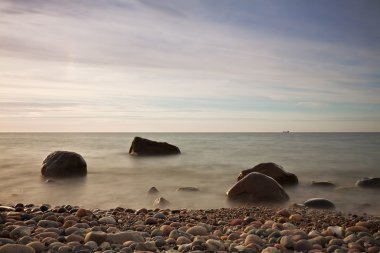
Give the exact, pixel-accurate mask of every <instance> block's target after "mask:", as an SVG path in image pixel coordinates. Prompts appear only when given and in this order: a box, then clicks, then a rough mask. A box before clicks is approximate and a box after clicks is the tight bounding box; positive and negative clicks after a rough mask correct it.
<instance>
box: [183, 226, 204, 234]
mask: <svg viewBox="0 0 380 253" xmlns="http://www.w3.org/2000/svg"><path fill="white" fill-rule="evenodd" d="M186 233H188V234H191V235H194V236H195V235H208V231H207V229H206V228H205V227H203V226H194V227H191V228H189V229H188V230H186Z"/></svg>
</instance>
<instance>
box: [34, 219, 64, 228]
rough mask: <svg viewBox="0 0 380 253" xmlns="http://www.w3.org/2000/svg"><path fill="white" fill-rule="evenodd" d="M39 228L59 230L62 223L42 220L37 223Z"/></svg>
mask: <svg viewBox="0 0 380 253" xmlns="http://www.w3.org/2000/svg"><path fill="white" fill-rule="evenodd" d="M37 226H39V227H43V228H58V227H60V223H59V222H57V221H53V220H40V221H39V222H38V223H37Z"/></svg>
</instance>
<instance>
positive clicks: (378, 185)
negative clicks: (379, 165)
mask: <svg viewBox="0 0 380 253" xmlns="http://www.w3.org/2000/svg"><path fill="white" fill-rule="evenodd" d="M355 185H356V186H358V187H361V188H372V189H380V177H371V178H369V177H366V178H363V179H360V180H358V181H357V182H356V183H355Z"/></svg>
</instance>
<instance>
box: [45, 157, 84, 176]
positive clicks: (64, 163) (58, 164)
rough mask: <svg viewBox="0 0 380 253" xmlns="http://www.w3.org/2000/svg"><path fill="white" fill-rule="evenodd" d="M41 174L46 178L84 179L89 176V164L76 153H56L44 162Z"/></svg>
mask: <svg viewBox="0 0 380 253" xmlns="http://www.w3.org/2000/svg"><path fill="white" fill-rule="evenodd" d="M41 173H42V175H43V176H45V177H83V176H86V175H87V164H86V161H85V160H84V159H83V157H82V156H81V155H79V154H77V153H75V152H70V151H55V152H53V153H51V154H49V155H48V156H47V157H46V158H45V160H44V161H43V162H42V168H41Z"/></svg>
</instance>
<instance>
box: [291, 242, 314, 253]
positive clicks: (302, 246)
mask: <svg viewBox="0 0 380 253" xmlns="http://www.w3.org/2000/svg"><path fill="white" fill-rule="evenodd" d="M312 248H313V245H312V244H311V243H310V242H309V241H307V240H305V239H301V240H299V241H297V242H296V243H295V245H294V249H295V250H296V251H302V252H307V251H309V250H311V249H312Z"/></svg>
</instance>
